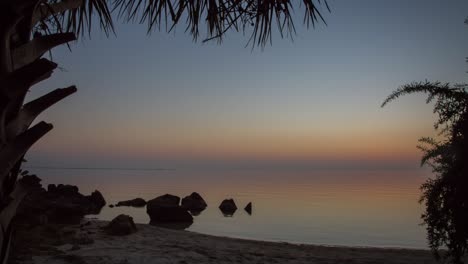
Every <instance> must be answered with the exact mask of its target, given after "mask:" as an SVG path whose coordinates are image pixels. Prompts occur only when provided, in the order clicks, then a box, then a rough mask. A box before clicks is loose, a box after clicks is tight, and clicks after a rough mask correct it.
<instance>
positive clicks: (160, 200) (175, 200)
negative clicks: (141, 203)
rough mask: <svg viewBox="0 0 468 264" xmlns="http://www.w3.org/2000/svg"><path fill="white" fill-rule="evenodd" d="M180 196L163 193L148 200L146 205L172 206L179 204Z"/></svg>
mask: <svg viewBox="0 0 468 264" xmlns="http://www.w3.org/2000/svg"><path fill="white" fill-rule="evenodd" d="M179 204H180V198H179V197H178V196H175V195H172V194H164V195H161V196H158V197H156V198H154V199H153V200H149V201H148V203H147V205H148V206H150V207H155V206H165V207H174V206H179Z"/></svg>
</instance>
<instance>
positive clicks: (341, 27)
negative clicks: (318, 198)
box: [27, 0, 468, 168]
mask: <svg viewBox="0 0 468 264" xmlns="http://www.w3.org/2000/svg"><path fill="white" fill-rule="evenodd" d="M329 5H330V8H331V13H327V12H326V11H325V10H324V12H325V19H326V22H327V25H324V24H323V23H321V24H319V25H317V26H316V28H315V29H312V28H310V29H308V30H307V28H306V27H304V26H302V25H301V24H300V23H299V24H298V25H296V26H297V29H298V32H297V35H296V36H295V37H294V41H291V40H290V39H281V38H279V36H278V34H275V36H274V38H273V44H272V45H267V46H266V47H265V48H264V49H261V48H255V49H253V50H252V49H251V48H250V47H245V46H246V44H247V41H248V37H247V36H243V35H242V34H241V33H237V32H229V33H228V35H227V36H226V38H225V39H224V41H223V43H222V44H220V45H219V44H217V43H216V42H215V41H214V42H208V43H202V42H201V41H198V42H193V41H192V38H191V36H189V35H188V34H186V33H185V32H184V26H183V25H181V26H179V27H178V28H176V30H175V31H174V32H171V33H169V34H168V33H166V32H164V31H163V32H157V31H156V32H152V33H151V34H150V35H147V34H146V27H145V25H140V24H137V23H134V24H124V23H121V22H117V23H116V36H110V37H106V36H105V35H104V33H102V32H99V30H95V31H94V32H93V34H92V35H91V38H84V39H80V40H79V41H77V42H75V43H73V44H72V45H71V48H72V51H71V52H70V51H69V50H68V49H66V48H64V47H61V48H57V49H55V50H54V51H53V54H52V55H53V60H54V61H56V62H57V63H59V66H60V67H61V69H60V70H56V72H55V73H54V74H53V77H52V78H50V79H49V80H47V81H44V82H42V83H40V84H38V85H36V86H35V87H33V88H32V90H31V92H30V93H29V95H28V100H31V99H34V98H36V97H38V96H40V95H42V94H45V93H47V92H48V91H51V90H52V89H55V88H59V87H67V86H69V85H76V86H77V87H78V92H77V93H76V94H74V95H72V96H70V97H68V98H66V99H64V100H63V101H62V102H60V103H58V104H57V105H55V106H53V107H51V108H50V109H49V110H47V112H45V113H43V114H42V115H41V116H40V117H39V118H38V121H41V120H44V121H47V122H51V123H53V124H54V129H53V130H52V131H51V132H49V134H47V135H46V136H45V137H44V138H43V139H42V140H41V141H40V142H38V143H37V144H36V145H35V146H34V147H33V148H32V149H31V151H30V152H29V154H28V155H27V159H28V161H29V165H30V166H55V167H127V168H129V167H131V168H161V167H162V168H182V167H197V166H201V167H203V166H205V167H206V166H208V167H211V166H219V167H226V166H227V167H231V168H236V167H252V168H253V167H259V168H260V167H278V168H279V167H287V168H299V167H327V168H338V167H354V168H360V167H388V168H400V167H417V166H418V165H419V158H420V155H421V153H420V152H419V151H418V150H417V148H416V145H417V139H418V138H420V137H422V136H432V135H435V132H434V131H433V126H432V123H433V121H434V115H433V114H432V108H431V106H430V105H425V100H424V99H425V98H424V97H423V96H422V95H413V96H408V97H406V98H401V99H399V100H398V101H395V102H393V103H391V104H389V105H388V106H386V107H385V108H380V105H381V103H382V102H383V100H384V99H385V98H386V96H388V95H389V94H390V93H391V92H392V91H393V90H395V89H397V88H398V87H399V86H401V85H403V84H407V83H410V82H413V81H424V80H431V81H436V80H438V81H441V82H452V83H462V82H466V81H467V77H468V75H467V73H466V71H467V70H468V67H467V66H468V64H467V63H466V62H465V57H466V56H468V49H467V48H468V45H467V44H468V25H465V24H464V23H463V22H464V20H465V18H466V17H468V2H467V1H462V0H453V1H441V0H412V1H407V0H394V1H387V0H355V1H347V0H335V1H329ZM302 12H303V10H301V9H296V10H295V14H296V15H297V16H298V17H299V18H302V15H303V13H302Z"/></svg>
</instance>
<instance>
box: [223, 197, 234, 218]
mask: <svg viewBox="0 0 468 264" xmlns="http://www.w3.org/2000/svg"><path fill="white" fill-rule="evenodd" d="M219 209H220V210H221V212H223V214H224V216H232V215H233V214H234V213H235V212H236V210H237V206H236V203H235V202H234V200H233V199H225V200H224V201H222V202H221V204H220V205H219Z"/></svg>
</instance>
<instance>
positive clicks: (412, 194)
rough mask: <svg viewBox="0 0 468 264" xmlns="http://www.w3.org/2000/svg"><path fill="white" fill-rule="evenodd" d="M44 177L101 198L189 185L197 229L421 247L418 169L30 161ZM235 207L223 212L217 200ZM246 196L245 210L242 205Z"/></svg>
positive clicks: (132, 211) (137, 213)
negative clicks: (200, 205) (199, 200)
mask: <svg viewBox="0 0 468 264" xmlns="http://www.w3.org/2000/svg"><path fill="white" fill-rule="evenodd" d="M29 170H30V171H31V172H32V173H36V174H37V175H38V176H39V177H41V178H42V179H43V185H44V186H47V184H49V183H67V184H73V185H77V186H78V187H79V188H80V192H82V193H84V194H89V193H90V192H92V191H93V190H95V189H97V190H100V191H101V192H102V193H103V195H104V197H105V198H106V200H107V203H108V204H115V203H116V202H118V201H121V200H127V199H133V198H136V197H141V198H144V199H146V200H148V199H152V198H155V197H157V196H159V195H163V194H166V193H170V194H174V195H178V196H181V197H184V196H186V195H189V194H190V193H192V192H194V191H196V192H198V193H200V194H201V195H202V196H203V197H204V198H205V200H206V201H207V203H208V208H207V209H206V210H205V211H203V212H202V213H201V214H200V215H198V216H195V220H194V223H193V224H192V225H191V226H190V227H189V228H188V229H187V230H190V231H195V232H199V233H205V234H213V235H221V236H229V237H241V238H249V239H257V240H269V241H285V242H292V243H307V244H322V245H344V246H373V247H405V248H426V247H427V246H426V240H425V237H426V235H425V230H424V227H423V226H420V223H421V219H420V215H421V213H422V206H421V205H420V204H419V203H418V200H419V195H420V190H419V186H420V185H421V183H422V182H423V181H424V180H425V179H426V177H427V176H428V172H427V171H425V170H422V169H421V170H310V171H276V172H274V171H261V170H225V171H223V170H216V171H189V170H125V169H45V168H30V169H29ZM225 198H233V199H234V200H235V202H236V203H237V205H238V207H239V209H238V210H237V211H236V212H235V214H234V215H233V216H232V217H224V216H223V214H222V213H221V212H220V211H219V209H218V206H219V204H220V202H221V201H222V200H223V199H225ZM248 202H252V204H253V213H252V215H249V214H248V213H247V212H245V211H244V210H243V208H244V206H245V205H246V204H247V203H248ZM121 213H125V214H129V215H131V216H132V217H133V218H134V220H135V221H136V222H138V223H149V217H148V215H147V214H146V209H145V208H130V207H118V208H117V207H116V208H109V207H107V206H106V207H105V208H103V210H102V211H101V213H100V215H98V216H96V217H97V218H99V219H104V220H111V219H112V218H114V217H115V216H117V215H118V214H121Z"/></svg>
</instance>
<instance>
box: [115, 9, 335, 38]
mask: <svg viewBox="0 0 468 264" xmlns="http://www.w3.org/2000/svg"><path fill="white" fill-rule="evenodd" d="M293 3H294V2H293V1H287V0H115V1H114V2H113V4H112V6H113V8H114V10H115V11H116V12H117V14H118V17H119V18H122V19H123V20H124V21H127V22H128V21H135V20H138V21H139V22H140V23H146V24H147V25H148V32H151V31H152V30H155V29H159V30H160V29H161V27H163V28H165V29H166V30H168V31H170V30H172V29H173V28H174V27H175V26H176V25H177V24H179V23H180V21H181V19H182V18H184V19H185V20H186V31H188V32H189V33H190V34H191V35H192V37H193V39H194V40H197V39H198V37H199V35H200V31H201V28H200V27H201V24H203V23H204V24H205V26H206V33H207V37H206V38H205V41H207V40H212V39H217V40H218V41H222V38H223V36H224V34H225V33H226V32H227V31H229V30H235V31H240V30H242V31H244V32H246V31H249V32H250V34H251V36H250V39H249V43H252V44H253V45H261V46H263V45H265V44H266V43H268V42H271V39H272V28H273V27H274V25H275V24H276V27H277V29H278V31H279V33H280V35H281V36H282V37H283V36H291V37H292V35H294V33H295V27H294V21H293V9H294V8H293V7H294V5H293ZM322 4H324V5H325V6H326V9H327V10H328V11H330V8H329V6H328V3H327V1H326V0H315V1H314V0H303V1H302V2H301V7H302V8H304V9H305V12H304V24H306V25H307V26H309V25H312V26H315V24H316V23H317V22H319V21H321V22H324V23H325V19H324V17H323V15H322V12H321V11H320V10H319V7H318V6H319V5H322Z"/></svg>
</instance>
